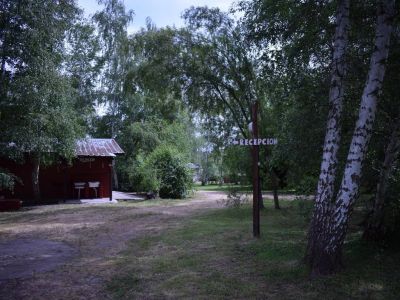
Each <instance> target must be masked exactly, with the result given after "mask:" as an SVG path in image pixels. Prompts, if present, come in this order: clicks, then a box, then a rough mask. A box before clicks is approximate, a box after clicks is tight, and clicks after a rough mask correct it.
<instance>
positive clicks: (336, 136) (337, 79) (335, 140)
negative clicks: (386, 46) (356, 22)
mask: <svg viewBox="0 0 400 300" xmlns="http://www.w3.org/2000/svg"><path fill="white" fill-rule="evenodd" d="M349 6H350V0H341V1H339V3H338V8H337V11H336V30H335V36H334V44H333V56H332V64H331V68H332V69H331V83H330V91H329V114H328V120H327V125H326V132H325V141H324V147H323V155H322V163H321V169H320V176H319V180H318V186H317V192H316V196H315V203H314V213H313V218H312V220H311V226H310V230H309V237H308V247H307V255H306V256H307V258H308V260H309V261H310V263H311V264H312V262H311V260H313V259H315V258H316V257H315V255H314V254H315V252H318V248H320V247H321V246H322V244H321V243H322V240H323V239H324V236H326V233H327V230H328V229H329V221H330V215H331V214H330V210H331V202H332V198H333V194H334V184H335V178H336V168H337V164H338V158H337V153H338V150H339V144H340V138H341V126H340V120H341V115H342V110H343V97H344V77H345V74H346V69H347V64H346V60H345V55H346V48H347V44H348V31H349V26H350V25H349Z"/></svg>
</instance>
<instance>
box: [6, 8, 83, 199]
mask: <svg viewBox="0 0 400 300" xmlns="http://www.w3.org/2000/svg"><path fill="white" fill-rule="evenodd" d="M2 6H3V8H5V11H4V12H3V13H4V15H5V16H7V15H8V16H9V18H8V21H6V22H10V24H12V25H6V26H5V28H3V30H2V38H3V40H2V43H3V44H2V50H3V52H2V57H3V60H4V59H5V63H4V66H3V67H4V69H3V70H2V73H3V79H2V80H3V84H4V83H6V85H5V86H6V90H4V94H3V96H4V97H2V98H1V100H0V108H1V110H0V111H1V118H0V126H1V128H3V129H4V130H2V135H1V137H0V139H1V142H3V143H4V144H5V145H8V143H9V142H13V143H14V144H13V145H15V147H14V148H11V149H9V148H7V149H2V150H11V151H12V152H20V153H21V154H23V153H29V154H30V155H29V157H30V159H31V160H32V164H33V170H32V186H33V190H34V195H35V198H36V199H39V198H40V189H39V170H40V165H41V164H43V162H44V161H43V160H44V158H48V157H49V156H53V157H58V156H59V155H61V156H65V157H71V156H72V155H73V151H74V146H75V141H76V137H77V136H78V135H79V133H80V130H79V125H78V122H77V119H78V116H77V114H76V113H75V111H74V110H73V105H74V102H75V98H74V97H73V93H72V92H71V89H70V83H69V80H68V78H67V77H66V76H65V75H64V74H63V72H62V63H63V59H64V56H63V55H64V53H65V43H64V42H65V36H66V32H67V30H68V29H69V28H70V27H71V24H72V23H73V22H74V20H75V17H76V15H77V13H78V9H77V7H76V6H75V3H74V1H62V2H54V1H50V0H48V1H41V2H32V1H18V2H16V3H14V2H11V3H10V2H8V1H6V2H5V4H4V2H2ZM10 18H11V19H12V20H16V22H13V21H12V20H11V19H10ZM6 19H7V17H6ZM4 144H3V145H4Z"/></svg>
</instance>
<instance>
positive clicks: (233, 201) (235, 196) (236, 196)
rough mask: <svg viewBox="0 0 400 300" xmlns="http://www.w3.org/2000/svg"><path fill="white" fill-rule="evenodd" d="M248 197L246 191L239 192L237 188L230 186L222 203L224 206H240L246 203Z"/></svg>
mask: <svg viewBox="0 0 400 300" xmlns="http://www.w3.org/2000/svg"><path fill="white" fill-rule="evenodd" d="M249 202H250V201H249V197H248V196H247V194H246V193H243V192H240V191H239V189H237V188H230V189H229V190H228V197H227V199H226V200H223V201H222V203H223V204H224V205H225V206H226V207H234V208H240V207H241V206H243V205H245V204H248V203H249Z"/></svg>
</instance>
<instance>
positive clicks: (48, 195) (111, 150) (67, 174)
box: [0, 139, 124, 200]
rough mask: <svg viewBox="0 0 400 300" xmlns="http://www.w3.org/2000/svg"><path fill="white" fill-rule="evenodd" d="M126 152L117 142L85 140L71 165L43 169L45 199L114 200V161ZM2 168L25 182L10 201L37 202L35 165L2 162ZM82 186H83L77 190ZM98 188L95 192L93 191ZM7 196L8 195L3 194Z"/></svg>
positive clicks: (40, 176)
mask: <svg viewBox="0 0 400 300" xmlns="http://www.w3.org/2000/svg"><path fill="white" fill-rule="evenodd" d="M123 153H124V151H123V150H122V149H121V147H120V146H119V145H118V144H117V142H116V141H115V140H114V139H83V140H79V141H77V143H76V149H75V154H76V158H75V159H73V161H72V163H71V164H67V163H66V162H62V161H60V162H58V163H56V164H53V165H51V166H48V167H41V168H40V173H39V182H40V192H41V196H42V198H43V199H72V198H78V196H79V197H80V198H110V200H111V197H112V173H113V170H112V168H113V164H112V163H113V159H114V157H115V156H116V155H120V154H123ZM0 166H1V167H3V168H5V169H8V170H9V171H10V172H11V173H13V174H15V175H16V176H18V177H19V178H20V179H21V180H22V183H23V184H22V185H21V184H17V185H16V187H15V189H14V194H13V195H10V194H9V193H8V195H7V194H6V195H5V196H6V198H9V197H12V198H19V199H23V200H32V199H33V188H32V179H31V176H32V175H31V174H32V164H31V163H30V162H29V160H27V161H26V162H25V163H24V164H18V163H16V162H13V161H11V160H6V159H2V158H0ZM77 183H78V185H79V184H81V185H83V186H81V187H79V188H77ZM90 185H91V186H95V188H91V187H90ZM3 194H4V193H3Z"/></svg>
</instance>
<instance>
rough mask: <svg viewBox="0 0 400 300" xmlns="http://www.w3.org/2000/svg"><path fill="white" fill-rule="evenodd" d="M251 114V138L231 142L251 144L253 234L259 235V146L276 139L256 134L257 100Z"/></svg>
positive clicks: (274, 142)
mask: <svg viewBox="0 0 400 300" xmlns="http://www.w3.org/2000/svg"><path fill="white" fill-rule="evenodd" d="M251 115H252V119H253V122H252V123H251V128H249V129H250V131H251V132H252V138H251V139H239V140H232V141H231V144H233V145H240V146H252V149H251V156H252V161H253V236H254V237H256V238H259V237H260V203H259V202H260V200H259V199H260V194H259V193H260V191H259V190H260V189H259V186H258V185H259V183H260V181H259V178H260V171H259V168H260V159H259V146H262V145H276V144H278V140H277V139H276V138H259V136H258V101H256V102H255V103H253V105H252V106H251Z"/></svg>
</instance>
